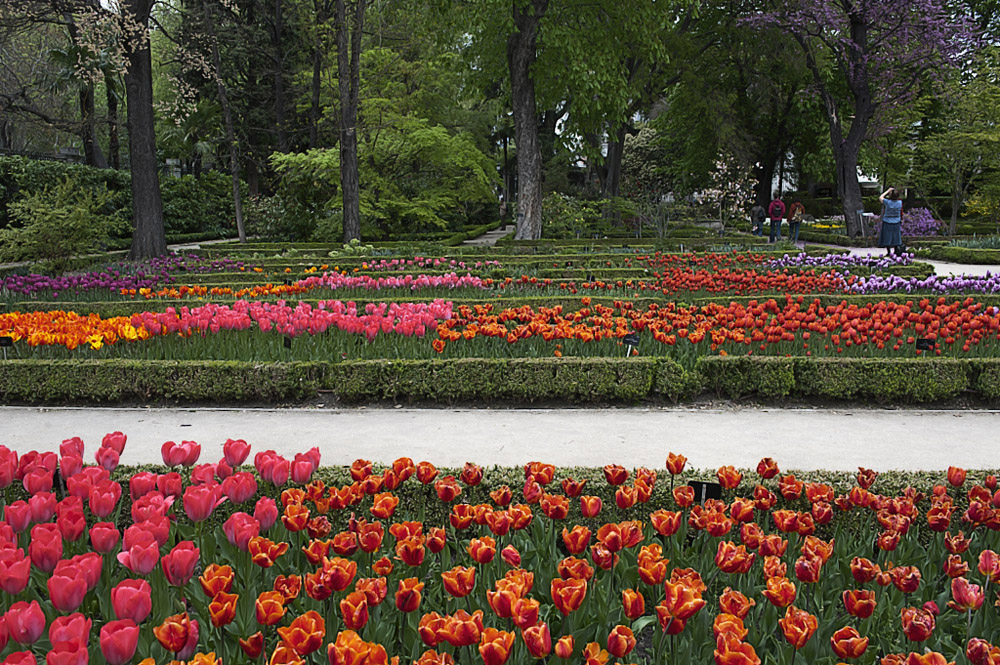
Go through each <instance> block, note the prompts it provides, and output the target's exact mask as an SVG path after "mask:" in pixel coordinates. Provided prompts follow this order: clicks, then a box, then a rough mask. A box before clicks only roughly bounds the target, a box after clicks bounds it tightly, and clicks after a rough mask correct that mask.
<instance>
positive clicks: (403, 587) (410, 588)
mask: <svg viewBox="0 0 1000 665" xmlns="http://www.w3.org/2000/svg"><path fill="white" fill-rule="evenodd" d="M423 590H424V583H423V582H421V581H420V580H418V579H417V578H416V577H408V578H406V579H404V580H400V581H399V588H398V589H397V590H396V607H397V608H399V610H400V611H401V612H413V611H415V610H416V609H417V608H418V607H420V600H421V598H422V594H421V592H422V591H423Z"/></svg>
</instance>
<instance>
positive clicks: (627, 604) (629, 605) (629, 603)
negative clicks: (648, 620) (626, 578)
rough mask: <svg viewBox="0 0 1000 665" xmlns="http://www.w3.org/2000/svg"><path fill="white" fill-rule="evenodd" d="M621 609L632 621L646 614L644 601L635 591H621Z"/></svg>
mask: <svg viewBox="0 0 1000 665" xmlns="http://www.w3.org/2000/svg"><path fill="white" fill-rule="evenodd" d="M622 609H623V611H624V613H625V616H627V617H628V618H629V619H631V620H632V621H635V620H636V619H638V618H639V617H641V616H642V615H643V614H645V613H646V599H645V598H643V596H642V594H641V593H640V592H639V591H638V590H637V589H623V590H622Z"/></svg>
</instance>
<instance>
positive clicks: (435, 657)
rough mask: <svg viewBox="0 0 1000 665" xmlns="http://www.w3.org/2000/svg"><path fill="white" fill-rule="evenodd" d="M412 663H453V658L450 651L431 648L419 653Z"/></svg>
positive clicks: (452, 664)
mask: <svg viewBox="0 0 1000 665" xmlns="http://www.w3.org/2000/svg"><path fill="white" fill-rule="evenodd" d="M414 665H455V659H454V658H453V657H452V655H451V654H450V653H447V652H446V653H438V652H437V651H434V650H433V649H428V650H427V651H425V652H423V653H422V654H420V658H417V660H415V661H414Z"/></svg>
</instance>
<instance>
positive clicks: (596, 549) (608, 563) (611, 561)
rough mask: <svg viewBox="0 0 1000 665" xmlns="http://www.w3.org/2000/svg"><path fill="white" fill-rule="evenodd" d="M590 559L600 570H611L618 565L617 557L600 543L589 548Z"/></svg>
mask: <svg viewBox="0 0 1000 665" xmlns="http://www.w3.org/2000/svg"><path fill="white" fill-rule="evenodd" d="M590 558H591V559H593V561H594V563H595V564H597V566H598V567H599V568H600V569H601V570H611V569H612V568H614V567H615V566H617V565H618V555H617V554H615V553H613V552H612V551H611V550H609V549H608V548H607V547H605V546H604V545H603V544H601V543H597V544H595V545H591V546H590Z"/></svg>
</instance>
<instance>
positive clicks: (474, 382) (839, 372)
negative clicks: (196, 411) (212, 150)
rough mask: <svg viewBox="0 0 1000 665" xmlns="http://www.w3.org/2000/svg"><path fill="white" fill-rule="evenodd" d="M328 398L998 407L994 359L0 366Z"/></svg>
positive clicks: (33, 374) (57, 383)
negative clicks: (968, 401)
mask: <svg viewBox="0 0 1000 665" xmlns="http://www.w3.org/2000/svg"><path fill="white" fill-rule="evenodd" d="M320 390H324V391H330V392H332V393H333V395H334V396H335V397H336V398H338V399H340V400H342V401H346V402H380V401H385V400H394V401H407V402H432V403H454V402H470V401H471V402H493V403H528V402H537V401H550V400H555V401H559V402H566V403H587V402H635V401H638V400H644V399H653V400H664V399H665V400H671V401H677V400H686V399H692V398H696V397H698V396H699V395H702V394H704V393H705V392H706V391H707V392H713V393H716V394H720V395H724V396H726V397H729V398H731V399H744V398H763V399H767V400H775V399H777V400H781V399H785V398H789V397H791V398H822V399H838V400H847V401H861V402H862V403H872V402H876V403H879V404H900V403H925V404H926V403H936V402H947V401H949V400H953V399H955V398H957V397H960V396H962V395H966V394H968V395H972V396H974V397H978V398H979V399H981V400H983V401H984V402H987V403H996V402H998V401H1000V359H969V360H966V359H947V358H906V359H857V358H802V357H799V358H773V357H768V358H764V357H761V358H748V357H731V356H730V357H719V356H711V357H704V358H701V359H699V361H698V363H697V366H696V369H695V370H694V371H690V370H685V369H684V368H683V367H681V365H679V364H678V363H676V362H674V361H672V360H667V359H663V358H645V357H640V358H464V359H455V360H439V359H436V360H364V361H349V362H340V363H329V362H277V363H254V362H244V361H212V360H206V361H136V360H122V359H108V360H83V361H79V360H9V361H7V362H6V363H2V364H0V399H2V400H3V401H4V402H7V403H10V402H15V403H33V404H46V403H51V404H65V403H76V402H89V403H122V402H125V403H134V402H142V403H148V402H159V401H163V400H166V401H170V402H177V403H253V404H256V403H272V404H280V403H287V402H297V401H302V400H310V399H315V397H316V396H317V391H320Z"/></svg>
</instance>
